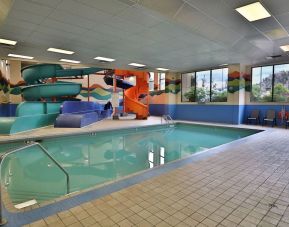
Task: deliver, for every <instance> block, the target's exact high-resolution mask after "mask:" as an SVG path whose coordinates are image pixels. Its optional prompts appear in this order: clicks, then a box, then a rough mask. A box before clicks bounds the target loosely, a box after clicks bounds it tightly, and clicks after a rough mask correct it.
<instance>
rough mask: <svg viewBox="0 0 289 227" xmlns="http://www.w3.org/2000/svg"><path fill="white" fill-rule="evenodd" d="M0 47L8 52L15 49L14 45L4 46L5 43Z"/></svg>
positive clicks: (0, 44)
mask: <svg viewBox="0 0 289 227" xmlns="http://www.w3.org/2000/svg"><path fill="white" fill-rule="evenodd" d="M0 47H1V48H4V49H9V50H14V49H15V46H14V45H9V44H5V43H0Z"/></svg>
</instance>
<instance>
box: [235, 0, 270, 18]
mask: <svg viewBox="0 0 289 227" xmlns="http://www.w3.org/2000/svg"><path fill="white" fill-rule="evenodd" d="M236 10H237V11H238V13H240V14H241V15H242V16H243V17H245V18H246V19H247V20H248V21H250V22H252V21H256V20H260V19H264V18H267V17H271V15H270V13H269V12H268V11H267V10H266V9H265V8H264V6H262V4H261V3H260V2H255V3H252V4H249V5H245V6H242V7H239V8H237V9H236Z"/></svg>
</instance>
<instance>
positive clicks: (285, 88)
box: [273, 64, 289, 102]
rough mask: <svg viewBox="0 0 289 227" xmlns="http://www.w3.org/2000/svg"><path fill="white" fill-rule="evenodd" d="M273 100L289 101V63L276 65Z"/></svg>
mask: <svg viewBox="0 0 289 227" xmlns="http://www.w3.org/2000/svg"><path fill="white" fill-rule="evenodd" d="M273 101H274V102H288V101H289V64H284V65H275V66H274V88H273Z"/></svg>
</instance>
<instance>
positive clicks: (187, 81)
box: [182, 73, 196, 102]
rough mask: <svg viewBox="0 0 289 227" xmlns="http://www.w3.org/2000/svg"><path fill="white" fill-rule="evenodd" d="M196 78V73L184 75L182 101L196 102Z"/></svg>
mask: <svg viewBox="0 0 289 227" xmlns="http://www.w3.org/2000/svg"><path fill="white" fill-rule="evenodd" d="M195 92H196V78H195V73H186V74H182V101H183V102H195V101H196V100H195Z"/></svg>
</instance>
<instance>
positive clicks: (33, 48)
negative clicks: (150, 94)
mask: <svg viewBox="0 0 289 227" xmlns="http://www.w3.org/2000/svg"><path fill="white" fill-rule="evenodd" d="M252 2H254V1H245V0H49V1H47V0H17V1H14V5H13V7H12V9H11V11H10V13H9V14H8V17H7V18H6V21H5V22H4V24H2V26H1V27H0V37H1V38H7V39H12V40H18V41H19V42H18V44H17V45H16V46H15V47H4V46H0V56H2V57H5V56H7V54H8V53H15V54H23V55H29V56H34V57H35V58H36V60H39V61H44V62H45V61H47V62H52V61H57V60H59V59H60V58H70V59H74V60H80V61H81V62H83V63H85V64H93V65H99V66H102V67H107V68H115V67H120V68H129V67H128V66H127V64H128V63H130V62H138V63H142V64H146V65H147V66H149V68H156V67H164V68H170V69H172V70H173V71H181V72H183V71H188V70H191V69H195V68H205V67H212V66H218V65H220V64H224V63H249V64H256V63H261V62H265V61H266V59H265V58H266V56H271V55H278V54H282V55H283V56H284V57H283V58H282V59H281V60H287V59H289V58H288V56H287V55H286V54H284V52H282V50H281V49H280V48H279V46H280V45H284V44H289V37H288V32H289V3H288V0H274V1H273V0H263V1H262V4H263V5H264V6H265V7H266V8H267V9H268V10H269V11H270V12H271V14H272V15H273V16H272V17H270V18H267V19H263V20H260V21H256V22H253V23H250V22H248V21H247V20H246V19H245V18H243V17H242V16H241V15H239V14H238V13H237V12H236V11H235V10H234V9H235V8H236V7H240V6H243V5H245V4H247V3H252ZM49 47H55V48H62V49H67V50H72V51H75V52H76V53H75V54H74V55H72V56H66V55H62V54H56V53H51V52H47V51H46V49H47V48H49ZM96 56H103V57H109V58H115V59H116V61H115V62H114V63H109V64H99V63H98V62H97V61H96V60H94V59H93V58H94V57H96Z"/></svg>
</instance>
